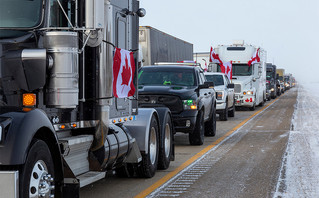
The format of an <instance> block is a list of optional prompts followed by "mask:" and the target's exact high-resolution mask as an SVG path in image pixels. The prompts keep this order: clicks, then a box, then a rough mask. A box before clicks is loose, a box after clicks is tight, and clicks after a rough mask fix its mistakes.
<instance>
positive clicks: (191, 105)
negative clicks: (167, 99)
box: [183, 100, 197, 110]
mask: <svg viewBox="0 0 319 198" xmlns="http://www.w3.org/2000/svg"><path fill="white" fill-rule="evenodd" d="M183 108H184V109H185V110H186V109H197V104H196V101H195V100H183Z"/></svg>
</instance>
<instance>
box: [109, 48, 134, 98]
mask: <svg viewBox="0 0 319 198" xmlns="http://www.w3.org/2000/svg"><path fill="white" fill-rule="evenodd" d="M134 72H135V62H134V58H133V52H130V51H127V50H124V49H120V48H116V49H115V54H114V58H113V94H114V96H115V97H117V98H126V97H129V96H133V95H134V93H135V87H134V83H133V79H134Z"/></svg>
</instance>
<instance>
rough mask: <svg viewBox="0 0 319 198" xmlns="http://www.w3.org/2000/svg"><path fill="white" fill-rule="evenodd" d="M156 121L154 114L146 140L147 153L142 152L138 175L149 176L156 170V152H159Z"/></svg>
mask: <svg viewBox="0 0 319 198" xmlns="http://www.w3.org/2000/svg"><path fill="white" fill-rule="evenodd" d="M158 140H159V135H158V123H157V120H156V118H155V117H154V116H152V119H151V125H150V130H149V141H148V153H147V154H145V153H143V154H142V162H141V164H140V166H139V175H140V176H142V177H146V178H151V177H153V176H154V175H155V172H156V170H157V162H158V152H159V141H158Z"/></svg>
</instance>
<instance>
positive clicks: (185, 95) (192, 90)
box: [138, 63, 216, 145]
mask: <svg viewBox="0 0 319 198" xmlns="http://www.w3.org/2000/svg"><path fill="white" fill-rule="evenodd" d="M138 84H139V85H138V103H139V107H159V106H166V107H168V108H169V109H170V111H171V112H172V117H173V125H174V129H175V132H183V133H188V134H189V143H190V144H191V145H202V144H203V143H204V136H215V134H216V99H215V90H214V88H213V86H214V85H213V83H210V82H206V78H205V75H204V72H203V70H202V69H201V68H200V67H199V66H191V65H187V64H178V63H176V64H174V63H172V64H169V65H152V66H143V67H141V68H140V69H139V75H138Z"/></svg>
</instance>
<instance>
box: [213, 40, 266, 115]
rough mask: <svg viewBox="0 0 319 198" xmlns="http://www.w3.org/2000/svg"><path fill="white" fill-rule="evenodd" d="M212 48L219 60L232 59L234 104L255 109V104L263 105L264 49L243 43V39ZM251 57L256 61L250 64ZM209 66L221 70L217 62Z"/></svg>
mask: <svg viewBox="0 0 319 198" xmlns="http://www.w3.org/2000/svg"><path fill="white" fill-rule="evenodd" d="M214 50H215V53H216V54H217V55H218V56H219V58H220V60H221V61H223V62H228V61H232V76H233V77H232V83H234V84H235V99H236V106H237V107H239V106H241V107H248V108H250V110H255V107H256V106H257V105H263V104H264V102H265V101H266V51H265V50H263V49H262V48H259V47H255V46H252V45H247V44H244V41H238V42H237V41H236V42H234V43H233V45H219V46H218V47H216V48H215V49H214ZM253 57H255V59H256V60H257V61H256V63H253V64H251V65H250V64H249V62H251V61H252V59H253ZM211 67H212V71H217V72H220V71H221V69H220V66H219V65H217V64H211Z"/></svg>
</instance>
